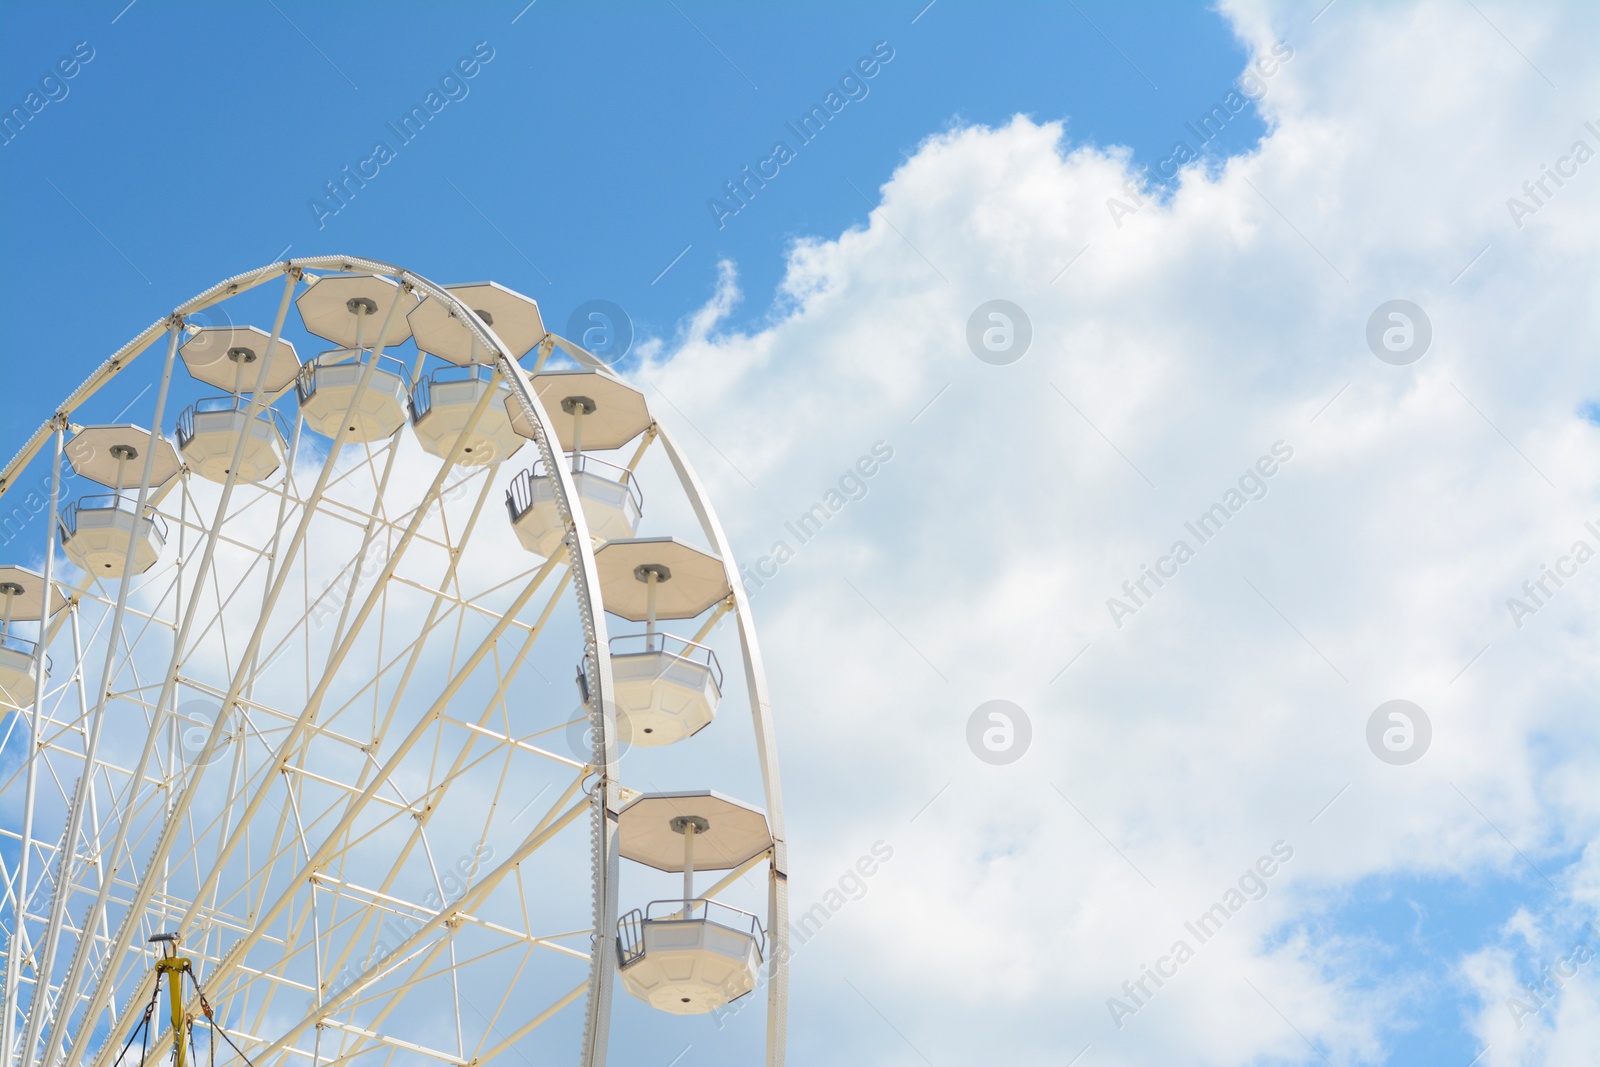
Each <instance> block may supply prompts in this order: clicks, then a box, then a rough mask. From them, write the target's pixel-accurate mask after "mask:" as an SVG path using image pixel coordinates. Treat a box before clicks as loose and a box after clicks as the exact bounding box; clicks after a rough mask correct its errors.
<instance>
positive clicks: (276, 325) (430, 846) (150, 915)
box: [0, 257, 788, 1067]
mask: <svg viewBox="0 0 1600 1067" xmlns="http://www.w3.org/2000/svg"><path fill="white" fill-rule="evenodd" d="M201 311H205V312H206V315H205V316H204V319H205V323H206V324H205V325H202V324H199V323H198V322H197V321H195V320H196V318H197V313H199V312H201ZM219 322H220V323H221V325H218V323H219ZM163 357H164V359H163ZM141 375H142V376H143V377H142V378H141ZM146 382H154V383H155V384H156V385H157V386H158V387H157V388H156V389H154V390H145V389H142V388H141V386H142V385H143V384H145V383H146ZM219 391H220V394H221V395H219ZM150 393H153V394H154V395H153V396H149V395H148V394H150ZM130 400H131V402H130ZM173 413H177V414H176V415H174V414H173ZM129 418H131V419H133V420H134V421H131V422H128V421H123V420H124V419H129ZM140 418H143V419H144V420H146V421H144V422H142V423H141V422H139V421H138V420H139V419H140ZM97 420H99V421H97ZM652 444H655V445H656V447H654V448H652V447H651V446H652ZM41 484H42V485H48V487H49V489H48V496H49V501H50V502H49V506H48V509H46V513H45V514H43V517H42V518H38V519H35V520H34V521H32V522H31V523H30V524H29V525H28V526H27V527H26V528H25V529H24V531H23V536H22V537H19V538H17V539H15V540H13V541H12V542H11V548H10V549H9V551H10V552H11V553H12V557H11V558H9V559H3V560H0V612H3V617H0V787H3V790H4V793H5V795H6V796H7V798H8V801H9V799H10V798H12V797H16V798H19V803H17V804H15V805H12V804H8V806H7V814H6V815H5V816H4V817H3V820H0V886H3V895H0V927H3V930H0V937H3V938H4V944H3V951H4V968H5V969H4V974H3V978H4V986H3V991H0V1001H3V1007H0V1017H3V1023H4V1035H3V1045H0V1048H3V1049H4V1054H5V1056H6V1059H5V1061H4V1062H3V1063H0V1067H10V1065H11V1064H18V1065H34V1064H44V1065H47V1067H58V1065H62V1064H68V1063H71V1064H86V1065H94V1067H109V1065H111V1064H114V1063H116V1062H117V1061H118V1054H119V1051H120V1050H122V1049H123V1048H124V1047H126V1046H128V1043H129V1042H130V1040H131V1039H132V1038H133V1036H134V1035H135V1034H136V1033H137V1034H138V1036H139V1039H140V1041H141V1042H143V1045H142V1046H141V1047H144V1048H146V1055H147V1056H148V1055H163V1056H164V1055H167V1054H169V1053H170V1052H171V1051H172V1045H173V1042H174V1038H175V1036H176V1038H177V1041H178V1043H179V1044H180V1045H182V1046H183V1048H184V1050H185V1052H184V1054H185V1056H187V1057H189V1059H195V1058H197V1057H207V1062H209V1056H210V1054H211V1053H216V1054H218V1055H221V1056H222V1057H224V1062H230V1063H232V1062H244V1061H245V1060H248V1062H251V1063H255V1064H262V1065H265V1064H284V1063H291V1062H293V1063H300V1062H305V1063H309V1064H311V1065H312V1067H323V1065H327V1064H337V1063H344V1062H349V1061H353V1060H356V1059H358V1058H359V1059H361V1061H362V1062H363V1063H371V1062H374V1061H375V1060H378V1061H381V1062H384V1063H389V1062H408V1063H409V1062H418V1060H419V1058H420V1059H423V1060H436V1061H439V1062H443V1063H453V1064H463V1065H465V1064H476V1063H485V1062H488V1061H490V1060H494V1059H496V1058H499V1057H502V1056H505V1055H507V1054H515V1055H517V1056H518V1057H521V1058H525V1059H529V1060H532V1059H534V1058H535V1057H545V1058H553V1059H554V1060H556V1061H558V1062H559V1061H563V1060H571V1059H573V1058H575V1059H576V1060H577V1061H578V1062H579V1063H580V1064H583V1065H585V1067H592V1065H595V1064H601V1063H604V1062H606V1060H607V1058H608V1056H609V1055H612V1054H613V1053H614V1054H615V1055H616V1056H617V1057H619V1058H621V1059H622V1060H624V1061H632V1060H634V1059H638V1058H642V1057H643V1056H645V1055H647V1054H654V1053H655V1052H656V1051H660V1049H664V1048H665V1047H666V1045H668V1044H670V1043H671V1042H672V1041H673V1040H675V1039H676V1038H675V1037H674V1036H672V1035H673V1034H674V1033H675V1031H672V1029H671V1028H672V1026H673V1021H672V1019H671V1016H672V1015H673V1014H691V1013H701V1012H707V1011H720V1010H723V1009H724V1008H726V1006H727V1004H728V1003H729V1002H730V1001H731V1000H732V999H736V998H738V997H741V996H748V997H752V998H755V999H756V1000H757V1001H758V1002H761V1003H764V1005H765V1012H766V1026H765V1029H764V1032H761V1033H759V1034H758V1033H755V1032H754V1030H753V1028H750V1027H747V1026H741V1027H739V1028H736V1031H737V1032H736V1033H735V1032H730V1036H728V1037H720V1036H719V1038H718V1040H726V1041H729V1042H735V1043H736V1042H740V1041H743V1042H745V1043H746V1044H749V1045H750V1047H749V1048H748V1049H744V1048H743V1046H740V1051H739V1052H736V1053H735V1054H737V1055H741V1056H743V1057H745V1058H750V1057H752V1056H755V1055H763V1056H764V1059H765V1062H766V1063H767V1064H769V1065H771V1067H776V1065H779V1064H781V1063H782V1062H783V1057H784V1044H785V1036H786V997H787V988H788V984H787V955H788V952H787V900H786V895H785V894H786V888H785V887H786V884H787V869H786V864H787V852H786V843H785V840H784V836H783V820H782V810H781V797H780V792H779V784H778V771H777V755H776V749H775V747H774V744H773V731H772V721H771V706H770V701H769V700H768V697H767V691H766V682H765V678H764V676H763V672H762V667H761V657H760V651H759V648H758V646H757V642H756V638H755V634H754V631H753V629H752V628H751V624H750V618H749V606H748V603H747V602H746V601H745V599H744V593H743V589H742V587H741V586H740V585H739V583H738V579H737V577H736V576H737V573H738V571H737V566H736V564H735V563H734V560H733V558H732V555H731V553H730V551H729V548H728V545H727V541H726V538H725V537H724V535H723V533H722V529H721V526H720V525H719V523H718V521H717V519H716V516H715V513H714V511H713V509H712V508H711V505H710V503H709V501H707V500H706V498H705V495H704V493H703V491H702V489H701V486H700V483H699V481H698V479H697V478H696V477H695V476H694V473H693V471H692V469H691V468H690V466H689V464H688V463H687V461H686V459H685V458H684V457H683V455H682V454H681V453H680V452H679V450H678V449H677V448H676V446H675V445H674V444H673V442H672V439H671V437H670V434H669V433H668V432H667V430H666V428H664V427H662V426H661V425H660V424H658V423H657V422H656V420H655V418H654V416H653V414H652V412H651V409H650V404H649V402H648V399H647V397H646V395H645V394H644V393H643V392H641V391H640V390H639V389H638V388H636V387H635V386H633V385H631V384H629V383H628V382H627V381H626V380H624V379H623V378H622V377H620V376H619V375H618V374H617V373H615V372H614V371H613V370H611V369H610V368H607V367H605V366H603V365H602V364H601V363H600V361H599V360H597V359H596V358H595V357H593V356H592V355H590V354H589V353H587V352H585V351H584V350H583V349H581V348H579V347H578V346H576V345H573V344H572V343H571V342H568V341H566V340H565V339H563V338H559V337H556V336H555V335H553V334H550V333H548V332H547V331H546V330H545V328H544V324H543V319H542V317H541V316H540V314H539V310H538V307H537V305H536V304H535V302H534V301H533V300H531V299H529V298H527V297H525V296H523V295H521V294H519V293H517V292H515V291H514V290H512V289H509V288H507V287H505V286H501V285H498V284H495V283H476V284H473V285H466V286H451V287H444V286H439V285H437V284H435V283H433V282H431V281H429V280H427V279H426V278H423V277H421V276H419V275H416V274H413V273H411V272H409V271H406V270H403V269H400V268H398V267H394V266H392V265H389V264H384V263H378V262H376V261H370V260H360V259H347V258H335V257H327V258H320V259H304V260H294V261H287V262H284V263H279V264H273V265H271V266H269V267H266V268H263V269H261V270H259V271H255V272H251V273H249V274H243V275H239V276H237V277H235V278H231V279H227V280H226V281H224V282H222V283H220V284H219V285H217V286H215V287H213V288H212V289H211V290H208V291H207V292H206V293H203V294H201V295H200V296H198V297H196V298H195V299H194V300H192V301H189V302H188V303H187V304H184V305H182V306H181V307H179V308H178V309H177V310H176V311H174V312H173V313H172V314H171V315H169V316H167V317H165V318H163V319H162V320H160V321H158V322H157V323H155V324H154V325H152V326H151V327H150V328H149V329H147V330H146V331H145V332H144V333H142V334H141V335H139V336H138V337H137V338H135V339H134V340H133V341H132V342H130V344H129V345H127V346H125V347H124V348H123V349H122V350H121V351H119V352H117V353H115V354H113V355H112V356H111V357H110V358H109V359H108V360H107V361H106V363H105V364H104V365H102V366H101V367H100V368H99V369H98V370H96V371H95V372H94V374H92V375H91V376H90V378H89V379H88V381H86V382H85V383H84V385H83V386H82V387H80V388H79V389H78V390H77V391H76V392H75V393H73V394H72V396H71V397H69V398H68V400H67V401H66V402H65V403H64V404H63V405H61V407H60V408H59V409H58V411H57V413H56V414H55V415H54V416H52V417H51V418H50V419H49V420H48V421H46V422H45V423H44V424H43V425H42V426H41V427H40V429H39V430H38V431H37V432H36V433H35V434H34V435H33V436H32V438H30V440H29V442H28V444H27V445H26V446H25V447H24V449H23V450H22V452H21V453H20V454H19V455H18V456H17V457H15V458H14V459H13V460H12V461H11V463H9V464H8V465H7V466H6V467H5V468H4V470H3V471H0V497H3V496H4V495H6V494H8V493H17V494H22V493H27V492H30V491H37V490H35V489H34V488H33V487H36V486H39V485H41ZM674 498H675V499H676V500H677V501H678V504H677V505H674V504H672V501H673V500H674ZM663 500H664V501H667V505H666V506H664V507H660V508H659V511H658V509H657V502H658V501H663ZM502 501H503V505H504V509H503V510H502V506H501V505H502ZM647 501H648V502H649V503H650V505H651V507H650V509H649V510H647V509H646V507H645V505H646V502H647ZM684 504H687V507H685V506H683V505H684ZM29 510H30V511H35V512H37V511H40V510H41V509H40V508H35V507H32V506H31V504H30V507H29ZM657 513H659V514H660V515H662V516H664V517H670V516H672V515H678V516H692V517H693V521H692V522H689V523H688V524H687V525H685V524H684V522H683V521H678V522H676V523H674V522H668V521H666V519H665V518H663V519H662V520H660V521H659V522H658V521H657V520H655V518H654V516H655V514H657ZM725 617H729V618H728V621H730V622H732V623H733V624H734V625H731V626H724V625H721V623H722V622H723V621H724V618H725ZM639 625H642V626H643V631H642V632H640V633H635V632H633V631H634V630H637V629H638V627H639ZM617 626H620V627H621V628H622V629H620V630H609V629H608V627H617ZM613 635H615V636H614V639H613ZM725 664H726V665H729V666H725ZM574 665H576V682H575V684H574V673H575V672H574ZM741 682H742V685H741V684H740V683H741ZM741 713H743V714H748V715H749V716H750V720H749V721H750V723H751V725H752V727H753V729H751V730H741V729H737V728H734V727H732V726H727V725H724V721H725V720H728V719H730V718H731V719H734V720H735V722H736V721H737V716H738V715H739V714H741ZM629 779H633V782H632V783H631V784H630V782H629ZM658 781H659V782H661V783H663V784H664V785H666V784H670V785H671V786H672V788H674V789H676V790H677V791H676V792H673V791H665V792H664V791H662V790H661V789H659V788H657V787H656V783H657V782H658ZM646 787H648V789H646ZM716 790H727V791H728V793H726V794H725V793H721V792H716ZM734 793H742V794H744V795H745V797H746V799H745V800H735V799H733V798H732V794H734ZM755 794H759V798H758V799H759V800H760V801H761V802H762V804H761V805H758V804H754V803H750V802H748V801H749V800H750V799H752V798H753V797H754V796H755ZM762 805H764V806H762ZM13 809H14V810H15V813H16V814H15V815H13ZM690 809H693V810H690ZM701 809H704V810H703V811H702V810H701ZM658 824H659V825H658ZM679 827H689V828H690V834H689V836H688V838H687V841H685V839H684V838H683V837H682V836H681V835H682V834H683V833H684V831H683V830H682V829H678V828H679ZM663 835H665V836H663ZM674 835H678V836H674ZM729 835H733V836H731V837H730V836H729ZM663 842H665V843H664V844H663ZM730 842H732V844H730ZM674 848H676V849H678V852H674V851H673V849H674ZM679 853H681V854H679ZM674 857H676V858H674ZM696 870H700V871H708V872H709V871H716V870H722V871H727V872H728V873H727V874H726V876H725V877H723V878H721V880H719V881H717V882H716V883H715V884H714V885H712V886H710V887H709V888H706V889H704V890H703V892H701V893H700V895H696V887H695V885H694V877H693V876H694V872H695V871H696ZM763 871H764V872H765V874H766V876H767V877H766V880H765V884H764V885H763V884H761V883H760V879H759V877H758V876H759V874H760V873H761V872H763ZM674 872H678V873H681V878H680V877H678V873H674ZM680 882H681V885H680V884H679V883H680ZM652 900H654V901H655V903H653V904H652V903H650V902H651V901H652ZM668 933H671V934H673V936H672V937H667V936H665V935H666V934H668ZM686 933H687V934H688V935H690V936H688V937H687V938H685V937H684V936H680V935H684V934H686ZM152 938H154V940H152ZM669 946H676V947H669ZM669 973H670V974H673V975H678V976H679V977H677V978H674V979H672V981H671V982H667V980H666V979H664V978H661V977H660V976H661V975H667V974H669ZM682 974H688V975H690V977H688V978H683V977H682ZM180 978H181V979H182V980H183V982H184V983H193V986H194V993H195V995H193V996H189V995H188V994H187V993H185V994H184V995H183V996H179V992H178V991H177V990H176V989H174V988H173V987H172V986H170V985H168V986H167V987H166V993H164V994H163V996H165V995H166V994H167V993H170V994H171V995H172V997H173V1001H172V1005H171V1013H172V1014H173V1017H175V1018H177V1019H178V1020H179V1022H178V1026H177V1028H176V1029H175V1028H174V1026H173V1024H172V1022H171V1020H170V1019H169V1018H168V1017H167V1016H166V1015H163V1014H162V1012H154V1013H153V1014H151V1013H148V1012H147V1010H146V1009H147V1007H148V1006H149V1005H150V1004H151V1003H152V997H153V996H154V995H155V994H156V992H157V991H158V984H157V983H158V979H159V980H160V981H165V982H178V981H179V980H180ZM663 983H666V984H663ZM619 984H620V985H621V987H622V989H623V991H625V992H627V993H631V994H633V995H632V996H623V997H616V996H614V994H615V992H616V991H617V990H616V987H617V986H618V985H619ZM669 986H670V988H669ZM185 988H187V986H186V987H185ZM185 997H187V998H188V999H184V998H185ZM163 1003H165V1001H163ZM164 1020H165V1021H164ZM141 1027H142V1028H143V1029H140V1028H141ZM211 1042H216V1043H217V1044H216V1046H215V1047H214V1048H208V1045H209V1044H210V1043H211ZM135 1043H138V1042H135ZM234 1043H236V1045H235V1044H234ZM658 1046H659V1048H658ZM667 1051H668V1054H669V1056H670V1050H667ZM186 1062H188V1061H187V1060H186Z"/></svg>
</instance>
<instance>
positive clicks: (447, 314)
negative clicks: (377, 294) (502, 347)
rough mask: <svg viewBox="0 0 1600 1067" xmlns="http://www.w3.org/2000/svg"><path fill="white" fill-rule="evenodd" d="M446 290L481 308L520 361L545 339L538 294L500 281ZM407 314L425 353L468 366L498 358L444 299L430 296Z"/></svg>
mask: <svg viewBox="0 0 1600 1067" xmlns="http://www.w3.org/2000/svg"><path fill="white" fill-rule="evenodd" d="M445 289H446V290H447V291H448V292H449V293H451V294H452V295H453V296H455V298H456V299H458V300H460V301H461V302H462V303H463V304H465V305H467V307H469V308H471V309H472V310H473V311H475V312H477V313H478V317H479V318H481V319H482V320H483V321H484V323H485V324H487V325H488V326H489V328H490V329H492V330H494V332H495V334H496V336H498V337H499V338H500V340H502V341H504V342H505V344H506V347H507V348H509V349H510V350H511V355H512V356H513V357H515V358H517V359H521V358H522V357H523V356H525V355H527V354H528V351H529V350H530V349H532V348H533V346H534V345H536V344H538V343H539V340H540V338H542V337H544V334H545V329H544V320H542V319H541V318H539V305H538V304H536V303H534V301H533V298H532V297H529V296H523V295H522V294H521V293H518V292H513V291H512V290H510V289H507V288H506V287H505V286H503V285H501V284H500V283H498V282H476V283H474V284H472V285H447V286H445ZM406 318H407V319H409V320H410V321H411V336H412V337H414V338H416V341H417V347H418V348H420V349H422V350H423V351H424V352H431V353H433V354H434V355H436V356H438V357H439V358H440V359H447V360H449V361H450V362H451V363H454V364H456V365H457V366H462V367H465V366H468V365H470V364H473V363H493V362H494V356H493V354H492V353H490V352H489V351H487V350H486V349H485V348H484V347H483V346H482V345H480V344H478V343H477V340H476V338H474V337H473V336H472V332H471V331H470V330H468V329H467V327H466V326H465V325H464V324H463V323H462V322H461V321H460V320H459V319H457V318H456V314H455V311H454V310H453V309H451V308H449V307H447V306H446V305H445V304H444V303H443V302H442V301H439V300H435V299H433V298H432V297H429V298H428V299H426V300H424V301H423V302H422V303H420V304H418V305H417V306H416V307H414V308H412V309H411V312H410V313H409V314H408V315H407V316H406Z"/></svg>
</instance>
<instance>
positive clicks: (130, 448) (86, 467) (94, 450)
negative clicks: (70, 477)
mask: <svg viewBox="0 0 1600 1067" xmlns="http://www.w3.org/2000/svg"><path fill="white" fill-rule="evenodd" d="M149 447H150V431H149V430H146V429H144V428H143V427H141V426H135V425H133V424H132V423H127V424H124V425H120V426H85V427H84V428H83V429H81V430H79V431H78V432H77V433H76V434H74V435H73V437H72V440H70V441H68V442H67V461H68V462H70V463H71V464H72V469H73V470H75V471H77V472H78V473H79V474H81V475H83V476H84V477H85V478H88V479H90V480H91V481H96V482H99V483H100V484H101V485H109V486H111V487H112V488H113V489H127V488H129V487H131V486H137V485H138V484H139V479H140V478H141V477H143V476H144V453H145V449H147V448H149ZM119 455H120V456H121V457H122V458H121V459H120V460H119V458H118V457H119ZM119 466H120V467H121V470H122V484H121V485H118V484H117V469H118V467H119ZM179 466H180V464H179V461H178V452H177V449H175V448H173V447H172V442H170V441H168V440H167V439H166V438H165V437H162V436H160V435H157V437H156V463H155V466H154V467H152V468H151V470H150V488H152V489H154V488H156V487H157V486H162V485H166V484H167V483H168V482H169V481H171V480H172V479H173V478H174V477H175V476H176V475H177V473H178V470H179Z"/></svg>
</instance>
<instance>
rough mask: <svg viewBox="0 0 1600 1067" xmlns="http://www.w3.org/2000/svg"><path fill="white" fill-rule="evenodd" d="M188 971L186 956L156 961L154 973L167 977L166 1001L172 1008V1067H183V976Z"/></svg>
mask: <svg viewBox="0 0 1600 1067" xmlns="http://www.w3.org/2000/svg"><path fill="white" fill-rule="evenodd" d="M187 970H189V959H188V957H186V956H177V955H173V956H167V957H166V958H164V959H160V960H157V961H156V971H157V972H158V973H160V974H164V975H166V976H167V981H168V989H167V1000H168V1002H169V1003H170V1004H171V1006H172V1055H173V1067H183V1038H184V1033H183V1030H184V1019H183V974H184V972H185V971H187Z"/></svg>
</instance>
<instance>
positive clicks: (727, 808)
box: [617, 789, 772, 871]
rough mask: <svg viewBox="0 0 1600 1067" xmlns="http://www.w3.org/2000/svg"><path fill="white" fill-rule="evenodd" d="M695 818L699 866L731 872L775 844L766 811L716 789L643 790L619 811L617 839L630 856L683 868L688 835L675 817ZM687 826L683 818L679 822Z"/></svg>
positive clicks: (666, 867) (662, 868)
mask: <svg viewBox="0 0 1600 1067" xmlns="http://www.w3.org/2000/svg"><path fill="white" fill-rule="evenodd" d="M680 817H694V818H699V819H702V820H704V824H705V827H706V828H705V829H703V830H702V829H699V825H700V824H699V823H697V824H696V831H695V835H694V869H695V870H697V871H726V870H730V869H731V868H734V867H737V866H739V864H741V863H743V862H745V861H746V860H749V859H754V858H755V857H756V856H759V855H761V853H763V852H765V851H766V850H767V849H769V848H771V847H772V831H771V829H770V828H768V826H767V815H766V812H764V811H762V810H761V809H760V808H756V807H751V806H750V805H749V804H746V803H745V802H744V801H742V800H734V799H733V798H732V797H725V796H723V795H722V794H721V793H718V792H716V791H715V790H712V789H701V790H696V791H693V792H688V793H643V794H641V795H640V796H639V797H638V798H636V799H635V800H633V801H631V802H630V803H629V804H628V805H627V806H626V807H624V808H623V809H622V810H621V811H620V812H618V813H617V844H618V848H619V849H620V850H621V852H622V854H623V855H624V856H626V857H627V858H628V859H630V860H634V861H636V862H638V863H643V864H646V865H648V866H651V867H654V868H656V869H657V870H659V871H682V870H683V838H684V835H683V833H682V832H681V831H680V830H677V829H674V828H673V826H674V820H677V819H679V818H680ZM677 825H678V826H680V827H681V826H682V825H683V824H682V823H678V824H677Z"/></svg>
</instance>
